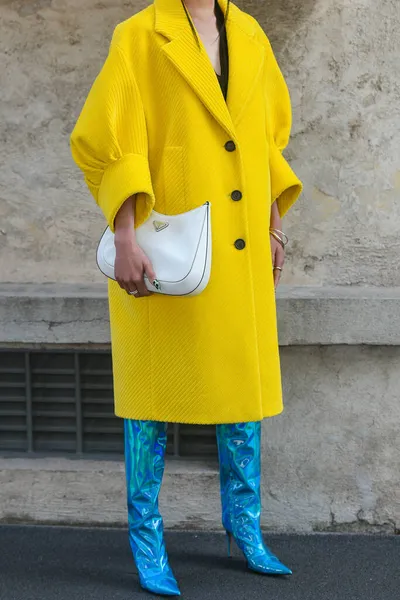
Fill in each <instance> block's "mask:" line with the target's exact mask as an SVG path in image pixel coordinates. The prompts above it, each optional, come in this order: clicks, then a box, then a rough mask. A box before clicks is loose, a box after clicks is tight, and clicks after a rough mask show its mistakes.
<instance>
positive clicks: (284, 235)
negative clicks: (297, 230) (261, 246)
mask: <svg viewBox="0 0 400 600" xmlns="http://www.w3.org/2000/svg"><path fill="white" fill-rule="evenodd" d="M269 230H270V232H272V231H274V232H275V233H280V234H281V235H282V236H283V238H281V239H282V242H283V244H284V245H285V246H286V244H287V243H288V241H289V238H288V236H287V235H286V233H283V231H281V230H280V229H275V227H270V229H269Z"/></svg>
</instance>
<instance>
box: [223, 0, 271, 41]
mask: <svg viewBox="0 0 400 600" xmlns="http://www.w3.org/2000/svg"><path fill="white" fill-rule="evenodd" d="M229 10H231V11H232V18H233V19H234V20H235V21H236V23H237V24H238V25H239V27H241V28H242V29H244V30H245V31H246V33H248V34H249V35H250V36H252V37H254V38H255V39H256V40H257V41H258V42H260V43H261V44H263V45H265V46H266V47H270V42H269V39H268V37H267V35H266V33H265V31H264V30H263V28H262V27H261V25H260V23H259V22H258V21H257V19H256V18H255V17H253V16H252V15H251V14H250V13H247V12H246V11H244V10H242V9H240V8H239V7H238V6H237V5H236V4H234V3H233V2H231V3H230V8H229Z"/></svg>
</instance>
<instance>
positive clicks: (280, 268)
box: [272, 267, 283, 271]
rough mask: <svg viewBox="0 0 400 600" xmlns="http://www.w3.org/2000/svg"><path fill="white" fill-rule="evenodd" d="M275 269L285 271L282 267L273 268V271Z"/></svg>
mask: <svg viewBox="0 0 400 600" xmlns="http://www.w3.org/2000/svg"><path fill="white" fill-rule="evenodd" d="M274 269H279V271H283V269H282V267H273V269H272V270H274Z"/></svg>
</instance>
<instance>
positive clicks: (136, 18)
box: [111, 4, 154, 51]
mask: <svg viewBox="0 0 400 600" xmlns="http://www.w3.org/2000/svg"><path fill="white" fill-rule="evenodd" d="M153 28H154V4H150V5H149V6H147V7H146V8H144V9H143V10H141V11H139V12H137V13H135V14H134V15H132V16H131V17H129V18H128V19H126V20H125V21H121V22H120V23H118V25H117V26H116V27H115V29H114V32H113V36H112V42H111V44H112V45H113V44H115V45H116V46H118V47H119V48H120V49H121V50H123V51H129V50H130V49H132V46H135V45H141V44H143V43H145V41H146V40H148V38H149V35H151V33H152V32H153Z"/></svg>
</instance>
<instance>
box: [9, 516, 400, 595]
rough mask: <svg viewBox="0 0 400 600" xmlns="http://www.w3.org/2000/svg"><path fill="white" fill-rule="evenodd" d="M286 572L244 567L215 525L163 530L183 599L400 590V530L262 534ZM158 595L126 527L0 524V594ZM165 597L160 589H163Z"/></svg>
mask: <svg viewBox="0 0 400 600" xmlns="http://www.w3.org/2000/svg"><path fill="white" fill-rule="evenodd" d="M264 539H265V542H266V543H267V544H268V545H269V546H270V547H271V548H272V550H273V551H274V552H275V554H277V555H278V556H279V557H280V559H281V560H282V561H283V562H284V563H285V564H287V565H288V566H289V567H290V568H291V569H292V570H293V575H291V576H289V577H283V578H282V577H271V576H267V575H262V574H258V573H254V572H253V571H250V570H249V569H248V568H247V566H246V562H245V559H244V557H243V555H242V554H241V552H240V550H239V549H238V548H237V546H236V545H234V544H233V557H232V558H228V556H227V552H226V544H225V536H224V535H223V533H222V532H221V533H219V532H217V533H200V532H197V533H196V532H180V531H179V532H178V531H168V530H167V531H166V532H165V541H166V546H167V551H168V556H169V560H170V564H171V566H172V568H173V571H174V574H175V577H176V578H177V580H178V584H179V586H180V590H181V597H182V598H185V599H186V598H187V599H190V600H224V599H227V600H250V599H251V600H258V599H263V600H289V599H290V600H400V536H384V535H382V536H381V535H355V534H351V535H344V534H315V535H305V536H303V535H267V534H264ZM157 597H158V598H161V596H156V595H154V594H151V593H149V592H146V591H145V590H143V589H142V588H141V587H140V584H139V580H138V576H137V571H136V567H135V565H134V563H133V559H132V555H131V551H130V547H129V543H128V537H127V532H126V531H125V530H121V529H90V528H80V527H55V526H54V527H53V526H49V527H47V526H35V525H28V526H23V525H4V526H0V599H1V600H136V599H138V598H150V599H151V598H157ZM162 597H163V598H165V596H162Z"/></svg>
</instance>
